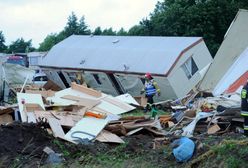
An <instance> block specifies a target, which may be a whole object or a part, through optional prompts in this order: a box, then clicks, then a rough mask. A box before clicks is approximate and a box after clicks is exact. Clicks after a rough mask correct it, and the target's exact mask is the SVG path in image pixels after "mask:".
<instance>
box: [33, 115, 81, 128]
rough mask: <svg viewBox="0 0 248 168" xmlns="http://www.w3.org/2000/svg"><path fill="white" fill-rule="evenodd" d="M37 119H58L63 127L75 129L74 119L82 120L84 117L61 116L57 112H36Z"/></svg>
mask: <svg viewBox="0 0 248 168" xmlns="http://www.w3.org/2000/svg"><path fill="white" fill-rule="evenodd" d="M34 114H35V118H36V119H39V118H46V119H49V118H56V119H57V120H58V121H59V123H60V125H62V126H67V127H73V126H74V125H75V121H74V117H77V118H82V117H83V116H81V117H80V116H73V115H69V114H68V115H66V114H61V115H59V112H55V111H35V112H34Z"/></svg>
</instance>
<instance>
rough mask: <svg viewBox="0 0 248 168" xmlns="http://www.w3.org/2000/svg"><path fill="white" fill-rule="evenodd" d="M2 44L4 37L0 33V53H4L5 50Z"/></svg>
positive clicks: (0, 32)
mask: <svg viewBox="0 0 248 168" xmlns="http://www.w3.org/2000/svg"><path fill="white" fill-rule="evenodd" d="M4 43H5V37H4V35H3V32H2V31H0V52H5V51H6V49H7V47H6V45H5V44H4Z"/></svg>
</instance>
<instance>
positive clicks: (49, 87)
mask: <svg viewBox="0 0 248 168" xmlns="http://www.w3.org/2000/svg"><path fill="white" fill-rule="evenodd" d="M43 88H44V89H46V90H53V91H60V90H61V88H60V87H59V86H58V85H57V84H56V83H54V82H53V81H51V80H48V81H47V83H46V84H45V85H44V86H43Z"/></svg>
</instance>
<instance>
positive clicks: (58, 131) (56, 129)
mask: <svg viewBox="0 0 248 168" xmlns="http://www.w3.org/2000/svg"><path fill="white" fill-rule="evenodd" d="M48 123H49V125H50V127H51V129H52V131H53V136H54V137H60V138H64V136H65V133H64V131H63V129H62V127H61V125H60V123H59V120H57V119H55V118H48Z"/></svg>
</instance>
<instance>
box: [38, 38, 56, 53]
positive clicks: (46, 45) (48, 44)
mask: <svg viewBox="0 0 248 168" xmlns="http://www.w3.org/2000/svg"><path fill="white" fill-rule="evenodd" d="M58 42H59V39H58V35H57V34H49V35H47V36H46V38H45V39H44V41H43V42H42V43H40V47H39V51H49V50H50V49H51V48H52V47H53V46H54V45H55V44H57V43H58Z"/></svg>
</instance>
